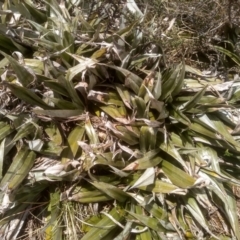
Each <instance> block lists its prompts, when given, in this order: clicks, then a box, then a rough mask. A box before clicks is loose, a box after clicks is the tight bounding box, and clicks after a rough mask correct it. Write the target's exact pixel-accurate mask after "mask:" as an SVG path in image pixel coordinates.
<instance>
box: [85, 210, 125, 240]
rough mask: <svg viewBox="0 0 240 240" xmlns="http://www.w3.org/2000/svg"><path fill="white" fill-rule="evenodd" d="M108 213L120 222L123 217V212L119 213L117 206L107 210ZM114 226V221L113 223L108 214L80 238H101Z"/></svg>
mask: <svg viewBox="0 0 240 240" xmlns="http://www.w3.org/2000/svg"><path fill="white" fill-rule="evenodd" d="M109 215H110V216H111V217H112V218H114V219H115V220H116V221H118V222H121V221H123V219H124V216H123V214H121V213H119V211H118V210H117V208H113V209H112V210H111V211H110V212H109ZM116 227H117V225H116V223H114V222H113V221H112V220H111V219H110V218H109V217H108V216H104V217H103V219H102V220H101V221H99V222H98V223H97V224H96V225H95V227H92V228H91V230H90V231H89V232H88V233H86V234H85V235H84V237H82V238H81V240H89V239H94V240H95V239H96V240H101V239H102V240H103V239H104V237H105V236H107V234H108V233H109V232H110V231H111V230H113V229H115V228H116Z"/></svg>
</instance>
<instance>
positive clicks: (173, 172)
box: [162, 160, 195, 188]
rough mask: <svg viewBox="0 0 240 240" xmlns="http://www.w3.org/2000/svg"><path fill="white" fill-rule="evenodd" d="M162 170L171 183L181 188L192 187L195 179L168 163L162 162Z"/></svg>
mask: <svg viewBox="0 0 240 240" xmlns="http://www.w3.org/2000/svg"><path fill="white" fill-rule="evenodd" d="M162 170H163V172H164V173H165V174H166V176H167V177H168V178H169V179H170V180H171V182H172V183H173V184H174V185H176V186H178V187H180V188H189V187H192V186H193V185H194V183H195V179H194V178H193V177H191V176H190V175H189V174H187V173H185V172H184V171H183V170H181V169H180V168H178V167H175V166H174V165H173V164H171V163H169V162H168V161H166V160H164V161H162Z"/></svg>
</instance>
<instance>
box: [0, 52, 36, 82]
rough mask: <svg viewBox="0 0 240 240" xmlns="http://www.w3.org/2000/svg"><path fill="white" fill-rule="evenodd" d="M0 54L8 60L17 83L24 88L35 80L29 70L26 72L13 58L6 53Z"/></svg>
mask: <svg viewBox="0 0 240 240" xmlns="http://www.w3.org/2000/svg"><path fill="white" fill-rule="evenodd" d="M0 53H1V54H2V55H3V56H4V57H5V58H7V59H8V61H9V62H10V63H11V66H12V68H13V70H14V72H15V73H16V75H17V77H18V80H19V82H20V83H21V84H22V85H23V86H24V87H27V86H28V85H29V84H31V83H33V81H34V80H35V76H34V75H33V73H31V72H30V71H29V70H27V69H26V68H25V67H24V66H23V65H21V64H20V63H18V62H17V61H16V60H15V59H14V58H12V57H11V56H9V55H7V54H6V53H4V52H2V51H0Z"/></svg>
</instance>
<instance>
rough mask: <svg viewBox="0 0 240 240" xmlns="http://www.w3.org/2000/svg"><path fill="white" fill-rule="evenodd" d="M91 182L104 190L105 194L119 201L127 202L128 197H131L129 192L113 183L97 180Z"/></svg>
mask: <svg viewBox="0 0 240 240" xmlns="http://www.w3.org/2000/svg"><path fill="white" fill-rule="evenodd" d="M90 183H91V184H92V185H93V186H95V187H96V188H97V189H98V190H100V191H102V192H104V193H105V194H107V195H108V196H110V197H111V198H113V199H115V200H117V201H119V202H125V201H126V199H127V198H129V196H128V194H127V193H125V192H123V191H122V190H121V189H119V188H118V187H115V186H113V185H111V184H108V183H104V182H97V181H93V182H90Z"/></svg>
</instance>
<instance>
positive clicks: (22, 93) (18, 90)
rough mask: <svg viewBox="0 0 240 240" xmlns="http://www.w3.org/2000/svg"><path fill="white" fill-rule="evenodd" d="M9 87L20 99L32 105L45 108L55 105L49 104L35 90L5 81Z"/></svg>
mask: <svg viewBox="0 0 240 240" xmlns="http://www.w3.org/2000/svg"><path fill="white" fill-rule="evenodd" d="M4 84H6V85H7V87H8V88H9V89H10V90H11V92H12V93H13V94H14V95H15V96H16V97H18V98H19V99H21V100H23V101H25V102H26V103H29V104H31V105H33V106H34V105H36V106H39V107H41V108H43V109H52V108H53V107H51V106H49V105H47V104H46V103H45V102H44V101H43V100H42V99H41V98H39V97H38V96H37V95H36V94H35V93H34V92H32V91H31V90H29V89H27V88H24V87H21V86H18V85H17V84H13V83H8V82H4Z"/></svg>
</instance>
